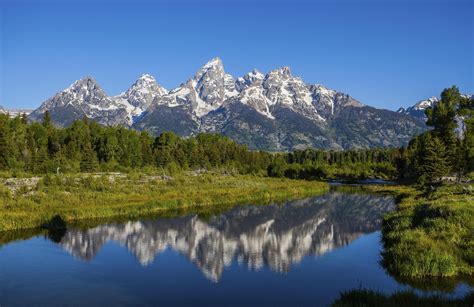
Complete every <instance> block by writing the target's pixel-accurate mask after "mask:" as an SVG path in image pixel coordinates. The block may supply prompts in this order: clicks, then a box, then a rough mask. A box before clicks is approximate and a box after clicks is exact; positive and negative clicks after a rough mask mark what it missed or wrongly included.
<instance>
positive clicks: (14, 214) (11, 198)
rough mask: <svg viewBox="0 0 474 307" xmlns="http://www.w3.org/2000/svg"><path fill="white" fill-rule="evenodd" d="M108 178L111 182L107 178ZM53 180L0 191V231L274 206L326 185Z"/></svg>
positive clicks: (210, 177) (240, 179) (208, 178)
mask: <svg viewBox="0 0 474 307" xmlns="http://www.w3.org/2000/svg"><path fill="white" fill-rule="evenodd" d="M112 177H113V176H112ZM112 177H110V176H107V175H98V176H95V175H57V176H56V175H54V176H51V175H49V176H46V177H44V178H43V179H42V180H41V181H40V183H39V184H38V186H37V187H36V188H35V189H34V190H33V191H28V190H27V189H25V190H22V189H20V190H19V191H17V192H16V193H15V194H12V193H9V192H8V190H7V189H6V188H5V187H2V186H0V216H1V219H0V231H7V230H15V229H27V228H34V227H38V226H40V225H42V224H44V223H47V222H48V221H49V220H51V218H52V217H54V216H55V215H60V216H61V218H62V219H64V220H65V221H66V222H68V223H69V222H76V221H79V220H85V219H97V218H112V217H126V218H136V217H140V216H145V215H150V214H156V213H163V212H166V211H176V210H192V209H195V208H205V207H220V206H222V207H224V206H229V205H232V204H246V203H258V204H266V203H273V202H280V201H283V200H285V199H289V198H303V197H308V196H311V195H316V194H320V193H324V192H326V191H327V190H328V189H329V188H328V185H327V184H326V183H322V182H315V181H302V180H289V179H279V178H267V177H258V176H245V175H233V176H230V175H227V176H226V175H221V174H216V173H213V174H202V175H199V176H192V175H191V174H188V175H183V176H177V177H175V178H174V179H173V180H170V181H165V180H161V179H159V178H158V177H150V176H144V175H140V174H129V175H126V176H119V177H113V179H111V178H112Z"/></svg>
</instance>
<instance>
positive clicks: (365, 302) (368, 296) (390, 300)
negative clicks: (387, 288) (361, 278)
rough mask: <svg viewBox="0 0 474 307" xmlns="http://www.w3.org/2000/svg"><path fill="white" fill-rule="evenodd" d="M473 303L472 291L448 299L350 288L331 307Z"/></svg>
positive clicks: (431, 306)
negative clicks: (456, 297) (385, 293)
mask: <svg viewBox="0 0 474 307" xmlns="http://www.w3.org/2000/svg"><path fill="white" fill-rule="evenodd" d="M473 304H474V293H471V294H469V295H467V296H466V297H464V298H461V299H449V298H445V297H442V296H437V295H432V296H418V295H416V294H415V293H413V292H411V291H402V292H396V293H394V294H392V295H384V294H381V293H378V292H375V291H371V290H364V289H360V290H352V291H347V292H344V293H342V294H341V295H340V297H339V298H338V299H337V300H336V301H335V302H334V303H333V304H332V306H333V307H345V306H347V307H349V306H350V307H354V306H360V307H362V306H365V307H372V306H373V307H379V306H388V307H390V306H393V307H398V306H405V307H407V306H413V307H419V306H427V307H428V306H429V307H438V306H439V307H442V306H472V305H473Z"/></svg>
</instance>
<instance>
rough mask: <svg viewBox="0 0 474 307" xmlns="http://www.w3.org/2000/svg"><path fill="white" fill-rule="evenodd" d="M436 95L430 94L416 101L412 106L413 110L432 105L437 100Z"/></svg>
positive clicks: (423, 108)
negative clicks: (426, 97)
mask: <svg viewBox="0 0 474 307" xmlns="http://www.w3.org/2000/svg"><path fill="white" fill-rule="evenodd" d="M438 100H439V99H438V97H435V96H432V97H430V98H428V99H424V100H421V101H419V102H417V103H416V104H415V105H414V106H413V109H414V110H425V109H427V108H429V107H432V106H433V105H434V104H435V103H436V102H438Z"/></svg>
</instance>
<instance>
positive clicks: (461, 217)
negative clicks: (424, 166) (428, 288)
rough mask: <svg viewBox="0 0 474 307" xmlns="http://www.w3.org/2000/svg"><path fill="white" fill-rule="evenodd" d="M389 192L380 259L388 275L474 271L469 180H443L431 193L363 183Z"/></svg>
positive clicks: (473, 196)
mask: <svg viewBox="0 0 474 307" xmlns="http://www.w3.org/2000/svg"><path fill="white" fill-rule="evenodd" d="M366 189H368V190H370V191H373V192H382V193H389V194H391V195H394V196H395V197H396V199H397V201H398V207H397V210H395V211H394V212H391V213H388V214H386V215H385V217H384V223H383V227H382V239H383V243H384V251H383V262H384V266H385V267H386V268H387V269H388V271H389V272H390V273H392V274H394V275H398V276H401V277H407V278H415V279H423V278H430V277H456V276H458V277H459V276H473V275H474V185H473V184H444V185H443V186H441V187H439V188H438V189H436V190H434V191H432V192H431V193H424V192H421V191H419V190H416V189H415V188H413V187H407V186H367V187H366Z"/></svg>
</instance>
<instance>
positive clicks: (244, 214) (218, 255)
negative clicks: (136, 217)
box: [59, 191, 394, 282]
mask: <svg viewBox="0 0 474 307" xmlns="http://www.w3.org/2000/svg"><path fill="white" fill-rule="evenodd" d="M393 207H394V201H393V199H392V198H391V197H384V196H374V195H367V194H349V193H341V192H337V191H333V192H330V193H328V194H326V195H324V196H320V197H314V198H309V199H304V200H296V201H289V202H287V203H285V204H282V205H261V206H249V205H247V206H238V207H234V208H233V209H231V210H229V211H228V212H226V213H224V214H220V215H216V216H213V217H211V218H209V219H206V220H204V219H201V218H200V217H199V216H197V215H194V216H185V217H179V218H158V219H155V220H144V221H134V222H127V223H125V224H107V225H102V226H98V227H95V228H91V229H88V230H75V229H72V230H68V231H67V232H66V233H65V234H64V236H63V237H62V238H60V240H59V244H60V245H61V246H62V247H63V248H64V249H65V250H67V251H69V252H70V253H71V254H72V255H74V256H75V257H77V258H80V259H84V260H91V259H93V258H94V257H95V256H96V255H97V253H98V252H99V250H100V249H101V247H102V246H103V245H104V244H105V243H106V242H107V241H111V240H113V241H116V242H118V243H119V244H120V245H122V246H124V247H126V248H127V249H128V250H129V251H130V252H131V253H133V254H134V255H135V257H136V258H137V260H138V261H139V262H140V263H141V264H142V265H144V266H146V265H148V264H150V263H151V262H153V260H154V259H155V258H156V257H157V256H158V255H159V254H160V253H161V252H163V251H164V250H166V249H168V248H170V249H172V250H174V251H176V252H179V253H180V254H182V255H184V256H186V258H187V259H189V261H191V262H193V263H194V264H195V265H196V266H198V267H199V269H200V270H201V271H202V272H203V274H204V275H205V276H206V277H207V278H208V279H210V280H212V281H214V282H218V281H219V279H220V278H221V276H222V272H223V270H224V268H225V267H226V266H229V265H231V264H232V262H233V261H238V262H239V263H243V264H245V265H247V266H248V268H249V269H251V270H258V269H260V268H262V267H263V266H267V267H269V268H270V269H272V270H273V271H276V272H281V273H286V272H288V271H289V270H290V269H291V266H292V265H293V264H297V263H299V262H301V260H302V259H303V257H305V256H308V255H323V254H325V253H327V252H329V251H331V250H333V249H335V248H338V247H342V246H345V245H347V244H349V243H350V242H352V241H353V240H355V239H357V238H358V237H359V236H361V235H362V234H364V233H369V232H373V231H376V230H377V229H379V228H380V226H381V222H382V216H383V214H384V213H385V212H387V211H389V210H392V209H393Z"/></svg>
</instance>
